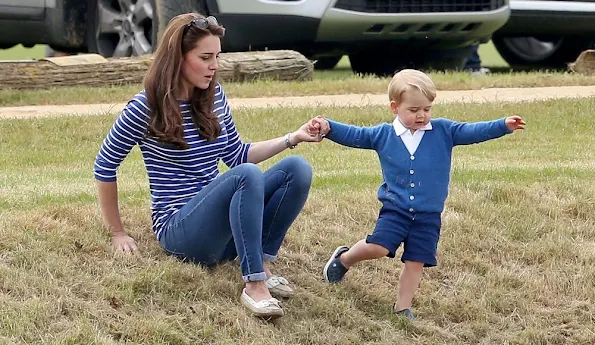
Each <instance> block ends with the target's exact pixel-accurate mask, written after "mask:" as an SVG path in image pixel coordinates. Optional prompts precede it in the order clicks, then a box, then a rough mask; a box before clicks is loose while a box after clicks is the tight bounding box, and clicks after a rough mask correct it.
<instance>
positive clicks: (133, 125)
mask: <svg viewBox="0 0 595 345" xmlns="http://www.w3.org/2000/svg"><path fill="white" fill-rule="evenodd" d="M148 120H149V109H148V107H147V105H146V98H145V96H144V95H142V94H139V95H137V96H135V97H134V98H133V99H132V100H130V101H129V102H128V104H126V107H124V110H122V113H121V114H120V115H119V116H118V118H117V119H116V121H115V122H114V124H113V125H112V127H111V129H110V130H109V132H108V134H107V136H106V137H105V139H104V140H103V143H102V145H101V148H100V149H99V153H98V154H97V156H96V158H95V165H94V175H95V179H97V180H99V181H104V182H113V181H116V170H117V169H118V167H119V166H120V164H121V163H122V161H123V160H124V158H126V156H127V155H128V153H130V150H132V148H133V147H134V145H136V144H137V143H138V142H139V141H140V140H141V139H142V138H143V137H144V136H145V134H146V131H147V128H148V125H149V123H148Z"/></svg>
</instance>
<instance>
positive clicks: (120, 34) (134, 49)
mask: <svg viewBox="0 0 595 345" xmlns="http://www.w3.org/2000/svg"><path fill="white" fill-rule="evenodd" d="M204 3H205V1H174V0H92V1H90V4H89V7H88V12H87V18H88V23H89V24H88V25H89V27H88V30H87V47H88V50H89V52H92V53H98V54H100V55H103V56H105V57H127V56H139V55H144V54H148V53H151V52H153V51H154V49H155V46H156V42H157V41H158V37H159V36H160V35H161V34H162V33H163V30H164V29H165V26H166V25H167V23H168V22H169V20H170V19H171V18H173V17H174V16H176V15H178V14H181V13H186V12H192V11H198V12H201V13H205V14H206V6H205V5H204Z"/></svg>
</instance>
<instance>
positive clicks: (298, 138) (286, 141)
mask: <svg viewBox="0 0 595 345" xmlns="http://www.w3.org/2000/svg"><path fill="white" fill-rule="evenodd" d="M321 140H322V137H320V136H318V135H317V133H316V132H315V129H314V128H313V125H312V122H311V121H309V122H307V123H305V124H303V125H302V126H301V127H300V129H298V130H297V131H295V132H292V133H288V134H286V135H284V136H282V137H279V138H275V139H270V140H266V141H259V142H256V143H252V144H251V145H250V149H249V150H248V162H250V163H260V162H262V161H264V160H267V159H269V158H271V157H273V156H274V155H276V154H278V153H279V152H281V151H283V150H285V149H287V148H293V147H295V146H296V145H297V144H299V143H301V142H305V141H308V142H319V141H321Z"/></svg>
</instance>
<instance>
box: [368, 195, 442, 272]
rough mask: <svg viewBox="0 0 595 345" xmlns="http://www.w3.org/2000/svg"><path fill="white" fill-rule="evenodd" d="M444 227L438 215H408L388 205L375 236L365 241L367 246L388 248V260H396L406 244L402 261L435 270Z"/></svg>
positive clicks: (384, 206)
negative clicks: (416, 263) (442, 227)
mask: <svg viewBox="0 0 595 345" xmlns="http://www.w3.org/2000/svg"><path fill="white" fill-rule="evenodd" d="M441 224H442V221H441V214H440V213H439V212H432V213H428V212H418V213H415V212H409V211H406V210H402V209H400V208H399V207H397V206H395V205H394V204H393V203H391V202H390V201H385V202H383V206H382V208H381V209H380V214H379V215H378V220H377V221H376V227H375V229H374V232H373V233H372V235H368V236H367V237H366V242H367V243H374V244H377V245H379V246H382V247H384V248H386V249H387V250H388V254H387V255H386V256H388V257H389V258H394V257H395V253H396V251H397V249H398V248H399V246H400V245H401V243H404V252H403V255H402V256H401V261H403V262H405V261H406V260H408V261H417V262H423V263H424V266H425V267H432V266H436V263H437V262H436V250H437V249H438V239H439V238H440V226H441Z"/></svg>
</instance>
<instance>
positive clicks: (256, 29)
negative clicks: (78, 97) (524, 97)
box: [0, 0, 510, 74]
mask: <svg viewBox="0 0 595 345" xmlns="http://www.w3.org/2000/svg"><path fill="white" fill-rule="evenodd" d="M192 10H196V11H199V12H201V13H203V14H209V15H214V16H216V17H217V18H218V20H219V22H221V23H222V24H223V25H224V26H225V27H226V28H227V31H226V33H227V35H226V36H225V37H224V40H223V49H224V51H228V52H233V51H247V50H261V49H292V50H297V51H299V52H301V53H303V54H304V55H306V56H308V57H309V58H312V59H317V60H318V62H317V65H318V66H319V67H324V66H323V65H325V64H326V66H334V64H336V62H337V61H338V59H339V58H340V57H341V56H342V55H344V54H347V55H349V58H350V60H351V65H352V68H353V70H354V71H355V72H360V73H377V74H384V73H391V72H393V71H394V70H395V69H396V68H398V67H399V66H402V65H412V66H422V65H432V66H434V67H439V68H457V67H461V65H462V64H463V62H464V59H465V58H466V56H467V55H468V54H469V47H470V46H472V45H473V44H475V43H478V42H480V41H486V40H488V39H489V38H490V36H491V34H492V33H493V32H494V31H496V30H497V29H498V28H500V27H501V26H502V25H504V23H505V22H506V21H507V20H508V17H509V15H510V9H509V6H508V0H447V1H445V0H423V1H418V0H51V1H50V0H0V32H2V33H6V34H3V35H0V47H10V46H13V45H15V44H19V43H22V44H24V45H25V46H32V45H35V44H49V45H50V46H51V47H52V48H54V49H56V50H61V51H75V52H79V51H81V52H84V51H89V52H97V53H99V54H101V55H104V56H108V57H109V56H130V55H141V54H145V53H149V52H151V51H152V50H153V48H154V46H155V44H154V43H155V42H156V41H157V37H158V36H159V33H160V32H162V30H163V28H164V27H165V25H166V24H167V22H168V21H169V20H170V19H171V18H172V17H173V16H175V15H177V14H179V13H183V12H188V11H192ZM435 51H440V52H441V53H440V58H439V59H436V58H434V59H433V58H432V57H435V56H437V55H435V54H433V52H435Z"/></svg>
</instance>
